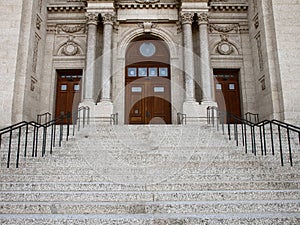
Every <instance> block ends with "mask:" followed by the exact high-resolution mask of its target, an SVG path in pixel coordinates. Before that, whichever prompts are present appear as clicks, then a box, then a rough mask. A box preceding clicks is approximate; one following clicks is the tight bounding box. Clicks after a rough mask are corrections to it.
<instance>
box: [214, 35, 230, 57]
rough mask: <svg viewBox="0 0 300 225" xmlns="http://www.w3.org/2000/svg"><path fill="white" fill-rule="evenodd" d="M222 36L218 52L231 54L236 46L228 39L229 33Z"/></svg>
mask: <svg viewBox="0 0 300 225" xmlns="http://www.w3.org/2000/svg"><path fill="white" fill-rule="evenodd" d="M220 37H221V41H220V42H219V43H218V44H217V52H219V53H220V54H221V55H231V54H232V53H233V52H234V47H233V45H232V43H231V42H230V41H229V40H228V35H227V34H222V35H220Z"/></svg>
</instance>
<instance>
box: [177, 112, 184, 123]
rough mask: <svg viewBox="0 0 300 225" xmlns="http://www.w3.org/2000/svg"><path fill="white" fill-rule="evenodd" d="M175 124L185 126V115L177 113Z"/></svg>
mask: <svg viewBox="0 0 300 225" xmlns="http://www.w3.org/2000/svg"><path fill="white" fill-rule="evenodd" d="M177 124H182V125H184V124H186V114H184V113H181V112H178V113H177Z"/></svg>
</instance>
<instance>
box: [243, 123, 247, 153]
mask: <svg viewBox="0 0 300 225" xmlns="http://www.w3.org/2000/svg"><path fill="white" fill-rule="evenodd" d="M244 128H245V153H246V154H247V153H248V143H247V141H248V140H247V124H246V123H245V127H244Z"/></svg>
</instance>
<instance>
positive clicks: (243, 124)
mask: <svg viewBox="0 0 300 225" xmlns="http://www.w3.org/2000/svg"><path fill="white" fill-rule="evenodd" d="M232 120H233V123H230V121H232ZM207 123H208V124H212V125H213V127H215V125H216V127H217V130H219V128H220V126H221V127H222V131H223V134H225V133H226V130H227V135H228V139H229V140H232V137H233V138H234V140H235V141H236V145H237V146H239V144H240V142H242V144H243V146H244V148H245V153H248V149H249V148H248V142H247V140H248V138H250V142H251V150H252V153H253V154H254V155H257V146H259V145H260V149H261V154H262V155H263V156H265V155H267V143H270V147H271V151H272V155H275V139H276V137H277V139H278V144H279V154H280V161H281V166H284V152H283V150H284V146H283V144H284V143H283V141H284V140H283V139H284V138H283V135H284V133H283V132H286V140H287V149H288V158H289V163H290V165H291V166H293V153H292V146H291V136H292V134H294V135H297V136H298V144H299V145H300V127H297V126H295V125H292V124H289V123H285V122H282V121H279V120H275V119H273V120H264V121H260V122H258V123H253V122H252V121H249V120H246V119H243V118H240V117H239V116H237V115H234V114H231V113H229V112H226V111H222V110H219V109H218V108H217V107H215V106H211V107H208V108H207ZM225 124H226V125H227V129H225ZM232 125H233V131H232V128H231V126H232ZM238 126H240V128H241V134H239V132H238ZM276 128H277V133H276V132H275V131H274V129H276ZM267 129H269V130H270V139H267V136H266V130H267ZM257 132H258V134H259V138H257V137H256V133H257ZM248 134H249V135H250V136H248Z"/></svg>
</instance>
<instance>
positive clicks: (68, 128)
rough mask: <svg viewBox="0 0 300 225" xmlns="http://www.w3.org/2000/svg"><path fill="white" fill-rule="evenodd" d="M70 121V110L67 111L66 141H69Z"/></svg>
mask: <svg viewBox="0 0 300 225" xmlns="http://www.w3.org/2000/svg"><path fill="white" fill-rule="evenodd" d="M70 123H71V114H70V112H68V114H67V137H66V141H69V135H70Z"/></svg>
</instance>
